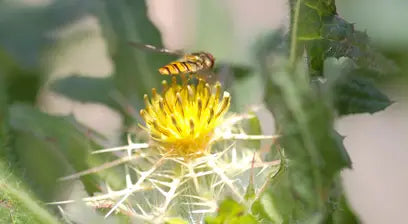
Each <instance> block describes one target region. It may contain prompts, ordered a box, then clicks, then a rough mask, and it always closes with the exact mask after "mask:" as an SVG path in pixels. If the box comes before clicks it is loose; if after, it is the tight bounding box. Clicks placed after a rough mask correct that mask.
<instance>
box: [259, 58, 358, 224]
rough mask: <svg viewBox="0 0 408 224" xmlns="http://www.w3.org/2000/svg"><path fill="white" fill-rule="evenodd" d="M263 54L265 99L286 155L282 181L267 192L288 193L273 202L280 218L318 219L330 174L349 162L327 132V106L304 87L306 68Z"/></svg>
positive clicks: (322, 214)
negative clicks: (289, 64) (272, 58)
mask: <svg viewBox="0 0 408 224" xmlns="http://www.w3.org/2000/svg"><path fill="white" fill-rule="evenodd" d="M268 59H269V57H267V58H261V59H260V61H261V62H262V68H263V72H264V74H265V77H266V79H267V87H266V89H267V92H266V95H265V101H266V103H267V106H268V108H269V109H270V110H271V111H272V112H273V114H274V116H275V119H276V123H277V129H278V130H281V134H282V138H281V139H280V144H281V146H282V147H283V148H284V149H285V154H286V156H287V157H288V159H289V163H288V170H287V172H288V173H287V175H288V176H287V182H286V184H284V183H285V181H284V182H282V186H281V187H277V189H280V190H279V191H281V192H280V193H279V194H274V193H273V192H274V191H272V192H271V193H272V197H281V196H279V195H287V196H288V198H289V199H286V202H283V204H280V203H278V202H276V203H275V204H276V205H277V209H278V213H280V214H282V215H283V216H284V217H283V220H288V222H289V221H290V220H298V221H301V222H305V223H320V222H322V220H323V218H324V217H325V212H326V209H325V202H326V201H327V200H328V196H329V192H330V189H331V186H332V184H333V180H334V177H335V176H336V175H337V174H338V173H339V171H340V170H341V169H343V168H345V167H350V166H351V164H350V160H349V158H348V156H345V155H347V153H346V152H345V150H344V148H343V147H342V145H340V144H338V139H337V137H338V136H337V135H336V134H335V133H334V132H333V115H332V111H331V110H330V107H329V106H328V105H327V104H326V103H325V101H324V100H322V96H320V95H318V94H316V92H315V91H313V89H312V88H311V87H310V85H309V79H308V76H307V73H306V68H305V67H304V66H302V64H298V65H297V66H296V67H294V68H292V67H290V66H289V67H285V66H284V65H285V64H287V62H286V61H285V60H282V59H281V60H279V59H277V58H274V61H273V62H274V63H271V61H269V60H268ZM282 191H283V192H284V193H282ZM285 191H286V192H285ZM290 199H292V200H290ZM285 204H286V205H285ZM287 204H291V205H290V206H289V207H288V206H287Z"/></svg>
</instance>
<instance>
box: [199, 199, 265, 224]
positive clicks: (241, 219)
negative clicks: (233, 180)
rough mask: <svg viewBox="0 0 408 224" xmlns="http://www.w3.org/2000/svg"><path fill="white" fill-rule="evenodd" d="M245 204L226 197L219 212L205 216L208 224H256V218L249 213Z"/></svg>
mask: <svg viewBox="0 0 408 224" xmlns="http://www.w3.org/2000/svg"><path fill="white" fill-rule="evenodd" d="M246 210H247V209H246V208H245V206H243V205H241V204H239V203H238V202H236V201H234V200H232V199H225V200H224V201H222V202H221V204H220V207H219V210H218V214H217V216H215V217H210V216H207V217H205V223H207V224H240V223H246V224H256V223H258V222H257V221H256V219H255V218H254V217H253V216H252V215H250V214H247V212H246Z"/></svg>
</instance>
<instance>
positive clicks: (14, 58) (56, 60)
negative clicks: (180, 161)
mask: <svg viewBox="0 0 408 224" xmlns="http://www.w3.org/2000/svg"><path fill="white" fill-rule="evenodd" d="M336 3H337V7H338V8H337V10H338V12H339V14H340V16H342V17H344V19H346V20H347V21H349V22H352V23H355V28H356V29H358V30H362V31H366V32H367V34H368V36H369V37H370V40H371V41H372V44H373V45H374V47H375V48H376V49H377V50H379V51H380V52H382V53H383V54H384V55H385V56H387V57H388V58H390V59H392V60H393V61H394V62H395V63H396V65H397V66H396V67H398V69H397V70H396V71H395V72H393V74H389V75H387V76H385V77H380V79H379V81H378V83H377V84H378V85H379V86H380V87H381V88H382V90H383V91H384V92H385V93H386V94H387V95H388V96H389V97H390V98H391V100H393V101H394V104H392V105H391V106H390V107H389V108H387V109H386V110H384V111H381V112H378V113H375V114H359V115H349V116H345V117H341V118H340V119H339V120H338V121H337V122H336V125H337V130H338V131H339V133H340V134H342V135H345V136H347V138H346V139H345V144H346V148H347V149H348V152H349V154H350V156H351V159H352V161H353V170H347V171H344V172H343V177H344V182H345V188H346V192H347V193H348V195H349V200H350V202H351V205H352V207H353V208H354V209H355V210H356V211H357V213H358V214H359V215H360V217H361V219H362V220H363V222H364V223H404V222H405V220H407V218H408V217H407V216H408V215H407V214H408V211H407V209H408V207H407V206H406V201H408V193H406V190H405V189H407V188H408V176H407V175H408V173H407V172H405V171H406V170H407V169H408V165H407V163H406V162H405V161H406V159H407V158H408V150H407V145H408V140H407V138H406V136H407V135H408V125H407V124H408V116H407V114H408V88H407V86H408V85H407V84H408V78H407V75H406V73H407V72H408V29H406V28H405V23H406V21H408V14H406V13H405V11H406V10H407V9H408V2H407V1H403V0H389V1H386V0H360V1H352V0H342V1H337V2H336ZM288 10H289V9H288V4H287V2H286V1H283V0H272V1H268V0H256V1H251V2H250V1H245V0H238V1H227V0H224V1H216V0H202V1H199V0H194V1H190V0H171V1H170V0H169V1H160V0H149V1H147V5H145V4H144V3H143V1H136V0H134V1H131V0H116V1H111V0H65V1H64V0H25V1H16V0H2V1H0V125H1V133H0V141H1V145H0V147H1V148H0V156H1V158H2V160H1V161H0V164H1V166H0V186H1V187H5V188H7V189H13V190H5V191H3V192H0V220H9V217H10V216H13V215H15V216H16V217H14V219H17V220H23V221H24V217H23V216H21V217H20V214H24V208H27V207H30V206H31V205H30V203H29V202H27V203H28V204H23V205H22V206H16V205H12V204H13V203H14V204H18V201H19V199H18V197H30V196H28V195H27V196H22V193H21V192H24V188H29V189H30V190H31V193H32V195H34V198H39V199H40V200H42V201H45V202H49V201H55V200H61V199H66V198H75V197H80V196H83V194H84V191H87V192H88V193H90V192H96V191H98V190H99V189H98V182H97V181H96V179H97V178H96V175H95V176H92V175H91V176H87V177H86V178H83V179H82V181H83V183H85V186H86V189H81V187H80V186H79V184H78V183H75V182H74V183H70V184H68V183H61V182H57V181H56V180H57V178H59V177H61V176H65V175H68V174H71V173H73V172H75V171H80V170H84V169H86V168H88V167H90V166H92V165H93V164H97V163H99V162H103V161H108V160H109V159H110V158H108V157H107V158H100V157H98V158H97V159H96V158H94V157H90V156H89V151H91V150H94V149H97V148H100V147H109V146H116V145H118V144H121V143H122V142H123V136H124V133H125V132H126V131H127V130H132V129H133V128H134V126H135V125H136V124H137V122H138V121H139V120H140V118H139V117H138V109H140V108H141V107H142V106H143V101H142V97H143V94H144V93H147V92H149V91H150V89H151V88H152V87H157V86H159V84H160V81H161V79H162V78H161V77H160V76H159V75H158V74H157V72H156V70H157V68H158V67H160V66H161V65H164V64H166V63H167V62H168V61H170V60H172V59H174V58H172V57H170V56H166V55H161V54H152V53H147V52H143V51H139V50H135V49H133V48H131V47H129V45H128V44H127V41H129V40H134V41H139V42H142V43H147V44H152V45H155V46H166V47H168V48H171V49H184V50H187V51H193V50H206V51H209V52H212V53H213V54H214V56H215V57H216V59H217V63H218V64H219V65H223V66H220V73H221V74H220V76H219V79H220V80H221V81H222V82H223V84H224V86H225V87H226V88H227V89H228V91H230V92H231V94H232V98H233V107H232V108H233V110H234V111H245V110H247V109H248V108H250V107H251V106H253V105H256V106H260V107H261V109H260V111H261V114H262V117H261V118H262V119H263V121H264V122H262V123H264V124H270V125H264V126H263V127H262V128H263V131H264V133H267V134H271V133H273V132H274V127H273V126H272V125H271V124H272V119H273V118H272V116H271V114H270V113H269V112H268V111H267V110H266V109H265V107H264V106H263V104H262V101H263V91H264V90H263V84H262V79H261V77H260V75H259V74H258V72H257V71H256V70H251V69H249V70H247V68H251V66H252V65H253V64H255V63H256V59H255V57H254V50H253V48H254V46H255V45H256V43H257V40H259V38H262V37H263V36H266V35H268V34H270V33H274V32H282V31H283V32H287V29H288V26H289V14H288ZM148 18H150V20H149V19H148ZM248 71H249V72H248ZM61 127H63V128H61ZM112 172H114V171H112ZM97 175H100V176H103V177H104V178H108V180H110V181H111V182H112V183H113V185H115V184H116V185H117V186H120V185H121V184H123V183H121V181H123V180H118V179H115V175H113V174H112V173H102V174H97ZM16 177H21V178H16ZM20 179H21V180H20ZM20 183H24V184H21V188H22V189H20V187H17V186H20ZM9 184H11V185H9ZM14 191H16V192H14ZM8 201H10V203H11V204H10V203H8ZM25 201H27V200H25ZM10 206H12V207H10ZM31 208H32V207H31ZM35 209H36V210H35V211H37V212H35V214H34V215H33V216H38V217H39V218H38V219H39V220H44V219H50V220H51V221H50V222H53V221H52V219H53V218H52V217H51V216H50V215H49V214H47V212H46V211H45V210H44V209H42V208H41V207H38V208H35ZM81 209H82V210H81ZM51 210H52V212H57V209H56V208H55V207H51ZM72 210H73V213H74V214H77V216H78V217H77V218H80V217H81V216H83V214H85V213H86V214H88V216H89V217H87V218H88V220H92V221H89V222H94V221H96V220H98V221H100V223H102V222H110V221H111V220H105V221H104V220H103V219H102V218H101V217H100V216H99V215H98V214H95V213H93V212H92V211H90V209H89V208H88V209H87V208H85V207H83V208H82V207H81V208H78V207H75V208H72ZM19 211H20V212H19ZM21 211H23V212H21ZM85 211H86V212H85ZM16 214H17V215H16ZM2 217H4V218H2ZM115 221H117V220H113V222H115Z"/></svg>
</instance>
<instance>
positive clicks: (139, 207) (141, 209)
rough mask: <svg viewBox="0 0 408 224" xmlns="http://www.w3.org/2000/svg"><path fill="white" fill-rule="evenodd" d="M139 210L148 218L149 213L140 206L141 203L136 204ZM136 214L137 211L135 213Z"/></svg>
mask: <svg viewBox="0 0 408 224" xmlns="http://www.w3.org/2000/svg"><path fill="white" fill-rule="evenodd" d="M136 206H137V208H138V209H139V211H140V212H141V213H142V214H143V215H144V216H147V213H146V212H145V210H144V209H143V208H142V206H140V204H139V203H136ZM135 213H136V211H135Z"/></svg>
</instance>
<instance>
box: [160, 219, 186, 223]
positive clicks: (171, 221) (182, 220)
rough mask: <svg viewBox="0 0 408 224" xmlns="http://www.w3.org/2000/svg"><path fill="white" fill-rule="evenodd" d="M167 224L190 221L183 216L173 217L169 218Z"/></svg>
mask: <svg viewBox="0 0 408 224" xmlns="http://www.w3.org/2000/svg"><path fill="white" fill-rule="evenodd" d="M165 224H188V222H187V221H186V220H184V219H181V218H172V219H169V220H167V221H166V222H165Z"/></svg>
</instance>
